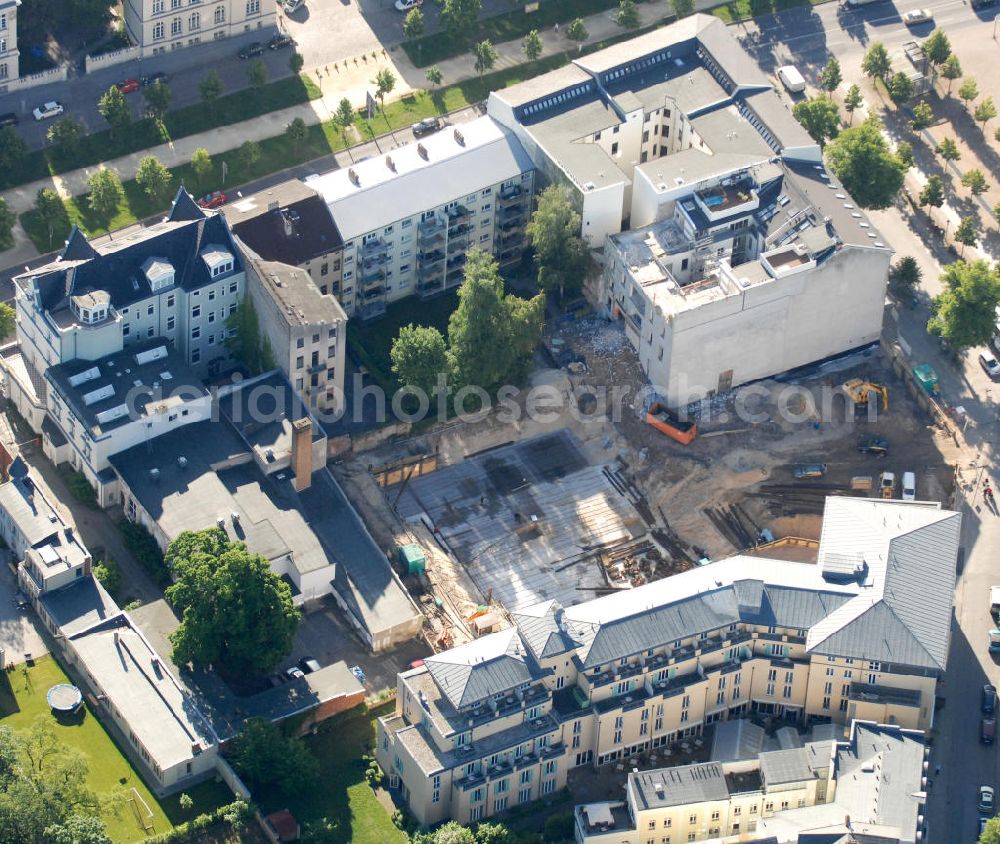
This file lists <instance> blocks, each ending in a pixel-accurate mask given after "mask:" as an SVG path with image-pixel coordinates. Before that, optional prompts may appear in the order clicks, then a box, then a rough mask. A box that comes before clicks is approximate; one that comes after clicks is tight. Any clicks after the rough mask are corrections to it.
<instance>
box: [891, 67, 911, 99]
mask: <svg viewBox="0 0 1000 844" xmlns="http://www.w3.org/2000/svg"><path fill="white" fill-rule="evenodd" d="M888 87H889V97H890V99H891V100H892V101H893V102H894V103H896V105H902V104H903V103H905V102H908V101H909V100H910V99H911V98H912V97H913V80H912V79H910V77H909V76H907V75H906V74H905V73H904V72H903V71H899V72H898V73H896V74H894V75H893V77H892V79H890V80H889V86H888Z"/></svg>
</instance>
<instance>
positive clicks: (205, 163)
mask: <svg viewBox="0 0 1000 844" xmlns="http://www.w3.org/2000/svg"><path fill="white" fill-rule="evenodd" d="M191 169H192V170H194V174H195V176H197V177H198V180H199V181H202V180H204V179H206V178H208V176H209V175H210V174H211V173H212V171H213V170H214V169H215V164H213V163H212V156H210V155H209V154H208V150H207V149H205V147H198V149H196V150H195V151H194V155H192V156H191Z"/></svg>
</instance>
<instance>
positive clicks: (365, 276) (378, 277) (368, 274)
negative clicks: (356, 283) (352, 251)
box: [358, 265, 385, 284]
mask: <svg viewBox="0 0 1000 844" xmlns="http://www.w3.org/2000/svg"><path fill="white" fill-rule="evenodd" d="M358 278H359V279H360V281H361V283H362V284H367V283H369V282H372V281H384V280H385V268H384V267H382V266H380V265H373V266H370V267H369V266H363V267H362V268H361V269H360V270H359V271H358Z"/></svg>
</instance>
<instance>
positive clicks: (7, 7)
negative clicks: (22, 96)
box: [0, 0, 21, 91]
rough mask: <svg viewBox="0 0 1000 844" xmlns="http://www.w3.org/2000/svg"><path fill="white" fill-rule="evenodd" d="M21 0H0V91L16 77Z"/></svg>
mask: <svg viewBox="0 0 1000 844" xmlns="http://www.w3.org/2000/svg"><path fill="white" fill-rule="evenodd" d="M20 5H21V0H0V91H3V90H4V85H5V83H6V82H7V80H10V79H17V77H18V75H19V70H20V68H19V64H20V56H21V53H20V51H19V50H18V49H17V7H18V6H20Z"/></svg>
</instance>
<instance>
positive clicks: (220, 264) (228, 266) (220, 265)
mask: <svg viewBox="0 0 1000 844" xmlns="http://www.w3.org/2000/svg"><path fill="white" fill-rule="evenodd" d="M201 259H202V260H203V261H204V262H205V266H206V267H207V268H208V274H209V275H210V276H211V277H212V278H218V277H219V276H223V275H225V274H226V273H231V272H232V271H233V264H234V259H233V253H232V252H229V251H228V250H227V249H225V248H224V247H222V246H219V245H217V244H209V245H208V246H206V247H205V248H204V249H203V250H202V252H201Z"/></svg>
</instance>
